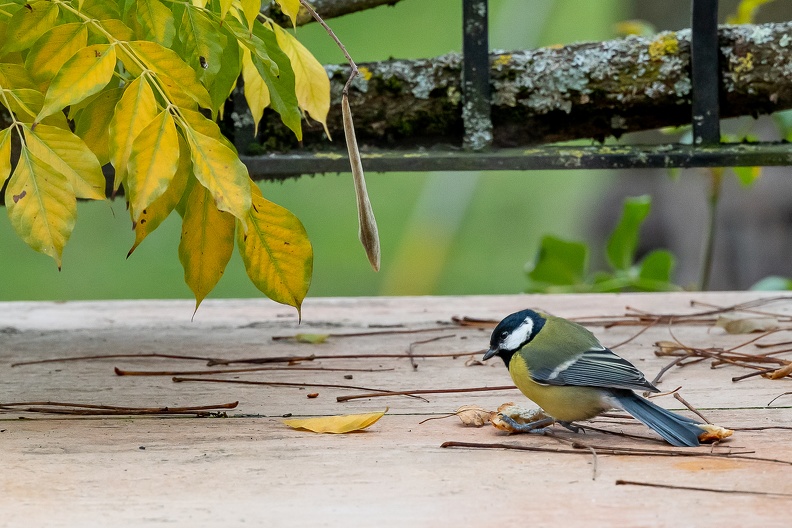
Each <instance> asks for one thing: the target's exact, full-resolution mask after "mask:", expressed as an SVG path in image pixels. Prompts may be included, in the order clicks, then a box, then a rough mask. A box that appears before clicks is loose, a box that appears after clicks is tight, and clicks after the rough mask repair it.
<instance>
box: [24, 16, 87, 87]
mask: <svg viewBox="0 0 792 528" xmlns="http://www.w3.org/2000/svg"><path fill="white" fill-rule="evenodd" d="M87 44H88V30H87V29H86V27H85V25H83V24H80V23H78V22H72V23H69V24H61V25H60V26H55V27H54V28H52V29H50V30H49V31H47V32H46V33H44V34H43V35H42V36H41V38H40V39H38V40H37V41H36V43H35V44H33V47H31V48H30V51H29V52H28V54H27V57H25V68H27V70H28V71H29V72H30V76H31V77H33V79H34V80H35V81H36V82H37V83H39V84H47V83H49V81H51V80H52V78H53V77H55V74H56V73H58V70H60V69H61V67H63V65H64V64H66V61H67V60H69V59H70V58H71V56H72V55H74V54H75V53H77V51H78V50H80V49H82V48H84V47H85V46H86V45H87Z"/></svg>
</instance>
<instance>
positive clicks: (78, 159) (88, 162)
mask: <svg viewBox="0 0 792 528" xmlns="http://www.w3.org/2000/svg"><path fill="white" fill-rule="evenodd" d="M25 142H26V143H27V146H28V148H29V149H30V152H31V154H33V155H34V156H36V157H37V158H39V159H40V160H41V161H43V162H44V163H46V164H47V165H49V166H50V167H52V168H53V169H55V170H56V171H58V172H59V173H60V174H63V175H64V176H65V177H66V179H67V180H68V182H69V184H70V185H71V187H72V189H73V192H74V194H75V196H77V198H90V199H92V200H102V199H104V197H105V178H104V174H103V173H102V166H101V165H99V160H98V159H96V155H95V154H94V153H93V152H91V150H90V149H89V148H88V147H87V146H86V144H85V143H83V140H82V139H80V138H79V137H78V136H76V135H74V134H73V133H71V132H70V131H68V130H63V129H61V128H57V127H54V126H49V125H44V124H39V125H37V126H36V128H35V129H32V130H31V129H29V128H25Z"/></svg>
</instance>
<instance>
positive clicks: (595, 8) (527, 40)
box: [0, 0, 689, 300]
mask: <svg viewBox="0 0 792 528" xmlns="http://www.w3.org/2000/svg"><path fill="white" fill-rule="evenodd" d="M461 4H462V2H461V0H431V1H426V0H403V1H402V2H400V3H399V4H397V5H396V6H395V7H381V8H377V9H374V10H371V11H368V12H362V13H358V14H355V15H351V16H347V17H344V18H340V19H334V20H332V21H331V24H332V26H333V27H334V29H335V31H336V33H337V34H338V36H339V37H340V38H341V40H342V41H343V42H344V43H345V45H346V46H347V48H348V50H349V51H350V53H351V54H352V56H353V57H354V58H355V60H356V62H358V63H360V62H366V61H377V60H383V59H387V58H390V57H399V58H419V57H433V56H437V55H441V54H444V53H448V52H450V51H459V50H460V49H461V43H462V36H461V19H462V14H461V11H462V8H461ZM632 6H633V2H629V1H628V0H598V1H592V0H557V1H549V0H491V1H490V24H491V29H490V47H491V48H492V49H525V48H532V47H537V46H543V45H550V44H564V43H569V42H573V41H579V40H605V39H609V38H613V37H614V36H615V34H614V30H613V25H614V23H615V22H617V21H620V20H624V19H627V18H631V17H633V16H634V13H633V11H632ZM688 9H689V8H688ZM686 16H687V15H686V13H685V12H683V13H682V14H681V17H682V20H683V21H684V20H685V18H686ZM685 25H687V24H686V23H684V22H683V23H682V24H681V25H680V27H683V26H685ZM297 35H298V38H300V39H301V40H302V41H303V42H304V43H305V44H306V45H307V46H308V48H309V49H311V50H312V51H313V52H314V54H315V55H316V56H317V58H318V59H319V60H320V61H321V62H323V63H340V62H343V57H342V55H341V53H340V52H339V50H338V49H337V48H336V47H335V46H334V44H333V43H332V42H331V41H330V39H329V38H328V37H327V35H326V34H325V33H324V32H323V30H322V29H321V28H320V27H318V26H317V25H315V24H314V25H310V26H306V27H302V28H299V30H298V33H297ZM613 178H614V175H613V174H611V173H608V172H602V171H598V172H593V171H569V172H562V171H553V172H534V173H530V174H528V173H519V172H490V173H486V172H484V173H431V174H430V173H388V174H376V173H369V174H368V175H367V179H368V188H369V193H370V196H371V200H372V203H373V206H374V211H375V213H376V216H377V220H378V224H379V229H380V237H381V243H382V270H381V271H380V273H374V272H373V271H372V270H371V268H370V267H369V265H368V262H367V260H366V258H365V255H364V253H363V249H362V248H361V247H360V244H359V242H358V240H357V216H356V210H355V199H354V190H353V187H352V181H351V176H350V175H349V174H341V175H325V176H316V177H303V178H300V179H299V180H291V181H287V182H284V183H262V184H261V188H262V190H263V192H264V195H265V196H266V197H268V198H269V199H271V200H273V201H275V202H277V203H279V204H281V205H283V206H285V207H287V208H289V209H290V210H291V211H292V212H294V213H295V214H296V215H297V216H298V217H299V218H300V219H301V220H302V221H303V223H304V224H305V227H306V229H307V231H308V234H309V236H310V237H311V240H312V242H313V246H314V253H315V264H314V270H315V271H314V278H313V284H312V286H311V290H310V292H309V296H347V295H381V294H387V295H421V294H470V293H513V292H520V291H522V290H523V289H524V287H525V277H524V273H523V268H524V264H525V262H526V261H529V260H531V259H532V257H533V255H534V253H535V251H536V248H537V244H538V241H539V239H540V237H541V236H542V235H543V234H555V235H558V236H562V237H565V238H584V236H585V234H586V231H585V229H584V228H583V226H584V223H585V219H586V218H587V216H588V215H590V214H592V213H593V212H594V208H595V206H596V204H597V202H598V200H599V198H600V196H602V194H603V193H604V192H605V190H606V189H607V188H608V186H609V184H610V182H611V181H612V180H613ZM615 220H616V218H615V214H614V219H613V221H614V222H615ZM179 231H180V224H179V217H178V216H177V215H176V214H173V215H172V216H171V218H169V219H168V220H167V221H166V222H165V223H164V224H163V225H162V226H161V227H160V228H159V229H158V230H157V231H156V232H155V233H154V234H153V235H151V236H150V237H149V238H148V239H147V240H146V241H145V242H144V243H143V244H142V245H141V247H140V248H138V249H137V251H136V252H135V254H134V255H133V256H132V257H130V258H129V259H128V260H127V259H126V258H125V257H126V254H127V251H128V249H129V247H130V246H131V244H132V242H133V239H134V236H133V232H132V230H131V225H130V221H129V217H128V214H127V213H126V211H125V209H124V203H123V201H122V200H116V201H115V202H99V203H81V204H80V205H79V218H78V221H77V226H76V229H75V230H74V233H73V236H72V239H71V240H70V242H69V244H68V245H67V247H66V250H65V252H64V258H63V270H62V271H60V272H58V270H57V269H56V268H55V264H54V263H53V261H52V260H51V259H50V258H48V257H45V256H43V255H40V254H38V253H35V252H33V251H32V250H31V249H29V248H28V247H27V246H26V245H24V244H23V243H22V242H21V241H20V240H19V238H18V237H17V236H16V235H15V234H14V233H13V232H12V230H11V228H10V225H9V222H8V218H7V216H6V215H5V214H4V213H3V214H0V300H18V299H56V300H58V299H59V300H70V299H111V298H189V297H191V292H190V291H189V289H188V288H187V286H186V285H185V284H184V280H183V273H182V269H181V266H180V264H179V260H178V257H177V246H178V241H179ZM210 297H261V294H260V293H259V292H258V291H257V290H256V289H255V288H254V287H253V286H252V285H251V284H250V283H249V281H248V279H247V276H246V275H245V272H244V269H243V267H242V263H241V259H240V258H239V256H238V255H237V254H236V253H235V255H234V257H233V259H232V261H231V263H230V265H229V268H228V269H227V270H226V273H225V275H224V277H223V279H222V280H221V281H220V284H219V285H218V286H217V288H216V289H215V291H213V292H212V294H211V295H210Z"/></svg>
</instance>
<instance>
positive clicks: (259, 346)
mask: <svg viewBox="0 0 792 528" xmlns="http://www.w3.org/2000/svg"><path fill="white" fill-rule="evenodd" d="M761 295H763V294H759V293H755V292H741V293H706V294H704V293H678V294H623V295H588V296H578V295H570V296H530V295H515V296H476V297H411V298H343V299H338V298H335V299H309V300H307V301H306V303H305V305H304V307H303V320H302V324H300V325H298V323H297V318H296V314H295V312H294V311H293V310H291V309H289V308H287V307H283V306H279V305H276V304H274V303H271V302H269V301H266V300H222V301H207V302H205V303H204V304H203V306H202V307H201V309H200V310H199V311H198V313H197V314H196V316H195V319H194V320H193V321H191V320H190V318H191V316H192V302H191V301H123V302H67V303H55V302H43V303H42V302H30V303H27V302H15V303H0V404H3V403H6V404H7V403H11V402H43V401H57V402H71V403H80V404H101V405H113V406H128V407H162V406H168V407H177V406H197V405H212V404H220V403H228V402H235V401H238V402H239V405H238V407H236V408H235V409H233V410H229V411H228V412H227V415H228V417H227V418H221V417H209V418H195V417H176V416H167V417H162V416H157V417H146V416H136V417H130V416H118V417H112V416H111V417H96V416H88V417H86V416H60V415H53V414H41V413H33V412H22V411H20V410H18V409H11V410H5V411H3V410H0V453H1V454H2V455H1V458H0V526H25V527H28V526H110V525H112V524H113V523H115V524H117V525H123V526H128V525H160V524H169V525H176V526H205V525H212V526H237V525H242V524H246V525H250V526H377V527H379V526H410V527H421V526H433V527H436V526H477V527H478V526H496V525H498V526H551V525H552V526H575V525H583V524H585V525H586V526H790V525H792V521H790V514H789V508H790V506H792V465H790V464H784V463H782V462H768V461H758V460H748V459H744V458H743V459H741V458H725V457H708V456H706V455H707V454H709V453H710V452H716V453H725V452H727V451H729V450H731V451H747V452H751V453H752V455H751V456H755V457H763V458H772V459H778V460H781V461H790V462H791V463H792V442H790V430H789V428H791V427H792V412H791V411H790V403H792V396H784V397H781V398H779V399H778V400H777V401H776V402H775V403H774V404H773V405H772V406H770V407H768V403H769V402H770V400H772V399H773V398H775V397H776V396H778V395H780V394H782V393H784V392H787V391H790V390H792V385H790V378H785V379H781V380H775V381H773V380H768V379H764V378H761V377H754V378H751V379H748V380H745V381H742V382H737V383H735V382H732V381H731V378H732V377H733V376H735V375H740V374H744V373H746V372H749V371H747V370H745V369H742V368H737V367H725V368H717V369H712V368H710V365H709V361H705V362H701V363H698V364H694V365H690V366H686V367H684V368H679V367H676V368H672V369H670V370H669V371H668V372H667V373H666V374H665V376H664V378H663V380H662V382H661V384H660V388H661V389H663V390H671V389H674V388H676V387H678V386H681V387H682V389H681V394H682V395H683V396H684V397H685V399H687V401H688V402H690V403H691V404H692V405H693V406H695V407H697V408H698V409H699V410H701V411H702V412H703V413H705V415H706V416H707V417H708V418H710V419H711V420H712V421H713V422H715V423H717V424H719V425H723V426H728V427H733V428H738V430H737V431H736V432H735V434H734V436H733V437H732V438H731V439H729V440H728V441H727V442H725V443H723V444H722V445H721V446H718V447H716V448H712V447H711V446H702V447H700V448H695V449H674V448H670V447H667V446H665V445H664V444H662V443H661V442H657V441H653V440H651V439H641V438H631V437H625V436H619V435H612V434H605V433H599V432H592V431H589V432H588V433H586V434H585V435H575V434H573V433H570V432H567V431H566V430H564V429H562V428H560V427H557V426H556V427H555V428H554V430H556V429H557V430H558V431H557V435H558V436H559V437H562V438H574V439H578V440H581V441H583V442H585V443H587V444H590V445H596V446H599V447H598V448H599V449H601V448H602V447H603V446H610V447H616V448H628V447H629V448H649V449H661V450H666V451H684V452H686V453H698V454H701V455H702V456H696V457H676V458H674V457H663V456H622V455H606V454H598V455H597V456H596V472H595V471H594V469H595V468H594V467H593V466H594V464H595V457H593V456H592V455H591V453H590V452H588V451H587V450H583V454H573V455H569V454H559V453H547V452H528V451H516V450H502V449H460V448H453V449H451V448H445V449H444V448H441V447H440V445H441V444H442V443H443V442H446V441H462V442H475V443H498V442H499V443H510V444H516V445H525V446H534V447H549V448H554V449H568V448H569V446H568V445H567V444H563V443H560V442H559V441H558V440H556V439H553V438H548V437H542V436H537V435H512V436H509V435H506V434H505V433H502V432H500V431H498V430H496V429H495V428H493V427H491V426H485V427H481V428H475V427H465V426H463V425H462V424H461V423H460V421H459V420H458V419H457V418H456V417H451V418H447V419H442V420H431V421H428V422H425V423H420V422H421V421H422V420H424V419H426V418H429V417H436V416H442V415H445V414H447V413H452V412H454V410H455V409H457V408H458V407H460V406H462V405H467V404H476V405H480V406H482V407H484V408H487V409H495V408H497V406H498V405H499V404H501V403H504V402H509V401H514V402H521V403H526V404H528V401H527V400H525V398H524V397H523V396H522V395H521V394H520V393H519V392H518V391H516V390H503V391H490V392H471V393H449V394H431V395H426V399H427V400H428V401H422V400H419V399H416V398H408V397H404V396H389V397H381V398H371V399H360V400H353V401H349V402H344V403H339V402H337V401H336V397H337V396H342V395H349V394H359V393H362V392H366V391H363V390H356V389H340V388H326V387H309V388H300V387H288V386H266V385H243V384H226V383H211V382H184V383H174V382H173V381H172V380H171V378H172V376H170V375H165V376H145V377H142V376H116V375H115V374H114V370H113V369H114V367H118V368H120V369H124V370H158V371H185V370H186V371H189V370H205V369H206V368H207V367H206V362H205V361H187V360H175V359H163V358H158V357H139V358H114V359H93V360H84V361H71V362H58V363H42V364H35V365H22V366H14V367H12V366H11V365H12V364H14V363H17V362H21V361H30V360H41V359H50V358H67V357H75V356H83V355H107V354H151V353H158V354H180V355H191V356H201V357H212V358H221V359H231V358H251V357H275V356H292V355H294V356H306V355H311V354H315V355H332V354H375V355H383V354H403V353H405V352H407V351H408V350H409V349H410V348H411V345H412V350H413V353H414V354H422V353H424V354H426V353H448V352H453V353H458V354H459V355H458V356H457V357H436V358H420V357H419V358H416V359H414V361H415V365H416V367H417V368H414V367H413V365H411V361H410V359H409V358H404V357H402V358H388V357H374V358H359V359H324V360H315V361H311V362H302V363H300V364H297V365H293V366H290V367H287V369H281V370H273V371H265V372H250V373H233V374H225V375H213V376H201V377H202V378H222V379H236V380H249V381H274V382H290V383H322V384H342V385H354V386H361V387H367V388H376V389H387V390H412V389H443V388H464V387H484V386H488V387H492V386H501V385H511V383H512V382H511V379H510V378H509V375H508V372H507V370H506V369H505V368H504V367H503V365H502V362H501V361H500V360H498V359H496V360H493V361H489V362H488V364H487V365H475V364H474V365H471V364H470V361H469V359H470V358H471V356H472V355H474V354H480V353H481V351H483V349H485V348H486V347H487V344H488V340H489V332H490V330H488V329H480V328H474V327H460V326H457V325H453V324H450V322H451V318H452V317H453V316H468V317H477V318H489V319H500V318H502V317H503V316H505V315H507V314H508V313H511V312H513V311H516V310H518V309H522V308H525V307H539V308H542V309H544V310H547V311H550V312H552V313H554V314H556V315H561V316H564V317H571V318H574V317H587V316H597V317H602V316H621V315H624V314H625V310H626V309H627V307H630V308H631V309H636V310H645V311H647V312H651V313H655V314H657V313H666V314H667V313H674V314H682V313H693V312H699V311H702V310H704V309H705V308H704V307H702V306H700V305H699V306H691V301H692V300H693V301H697V302H701V303H709V304H713V305H719V306H727V305H733V304H736V303H740V302H744V301H748V300H751V299H756V298H759V297H760V296H761ZM762 309H764V310H767V311H772V312H776V313H785V314H792V300H789V301H779V302H775V303H773V304H770V305H767V306H765V307H763V308H762ZM641 328H642V327H640V326H615V327H610V328H605V327H603V326H592V327H591V329H592V331H593V332H595V333H596V334H597V335H598V336H599V337H600V340H601V341H602V342H603V344H605V345H608V346H612V345H615V344H617V343H620V342H622V341H624V340H625V339H627V338H629V337H631V336H634V335H635V334H637V333H638V331H639V330H641ZM432 329H434V330H432ZM382 330H397V331H398V332H393V333H389V334H383V333H380V334H377V335H369V336H357V337H330V338H329V339H328V340H327V341H326V342H325V343H322V344H308V343H298V342H296V341H294V340H290V339H286V340H273V336H293V335H295V334H296V333H331V334H339V333H341V334H344V333H368V332H381V331H382ZM404 330H411V331H413V330H421V331H420V332H404ZM672 332H673V336H672V335H671V333H672ZM437 337H442V339H437V340H434V341H431V342H426V343H422V344H421V343H418V342H419V341H425V340H428V339H431V338H437ZM674 337H675V338H676V339H678V340H679V341H681V342H683V343H685V344H686V345H689V346H697V347H723V348H728V347H733V346H736V345H738V344H741V343H744V342H745V341H747V340H748V339H749V338H750V336H745V335H729V334H726V333H725V332H724V331H723V330H722V329H721V328H715V327H713V326H712V325H700V324H699V325H695V324H689V325H688V324H674V325H673V326H672V327H671V328H670V327H669V326H668V325H666V324H658V325H655V326H652V327H650V328H649V329H648V330H646V331H645V332H643V333H642V334H640V335H638V337H636V338H635V339H634V340H632V341H630V342H629V343H627V344H625V345H622V346H619V347H618V348H617V350H616V352H617V353H619V354H620V355H622V356H624V357H625V358H627V359H629V360H630V361H632V362H633V363H634V364H635V365H636V366H638V367H639V368H640V369H641V370H643V371H644V372H645V373H646V375H647V378H649V379H651V378H653V377H654V376H655V374H657V372H658V371H659V370H660V369H661V368H662V367H663V366H665V365H667V364H668V362H669V360H670V358H668V357H657V356H656V355H655V353H654V351H655V347H654V345H653V344H654V343H655V342H656V341H659V340H672V339H673V338H674ZM773 339H776V340H778V341H784V340H792V336H791V335H790V333H789V332H786V331H782V332H778V333H777V334H774V337H773ZM767 340H768V341H769V340H771V338H770V337H767ZM741 350H743V351H745V352H750V353H758V352H759V349H757V348H755V347H754V345H747V346H745V347H743V348H742V349H741ZM479 357H480V356H479ZM781 357H784V356H781ZM242 366H244V365H235V366H234V367H233V368H239V367H242ZM273 366H275V365H273ZM280 366H281V367H283V365H282V364H281V365H280ZM305 367H324V368H333V369H338V370H324V371H319V370H310V371H309V370H304V371H299V370H298V369H301V368H305ZM214 368H219V369H229V368H232V367H230V366H219V367H214ZM353 369H376V370H375V371H369V372H363V371H360V370H353ZM385 369H388V370H385ZM350 376H351V379H350ZM309 393H318V397H316V398H308V397H307V394H309ZM655 401H656V402H658V403H659V404H660V405H663V406H666V407H668V408H672V409H683V407H682V405H681V404H680V403H679V402H678V401H677V400H676V399H674V398H673V397H671V396H666V397H661V398H659V399H657V400H655ZM386 406H387V407H389V411H388V413H387V414H386V415H385V416H384V417H383V418H382V419H381V420H380V421H379V422H377V423H376V424H375V425H373V426H372V427H371V428H369V429H368V430H366V431H364V432H358V433H352V434H345V435H331V434H314V433H309V432H305V431H298V430H293V429H290V428H288V427H286V426H285V425H284V424H283V423H282V419H283V418H282V416H283V415H285V414H292V415H293V416H320V415H335V414H347V413H362V412H371V411H377V410H384V409H385V407H386ZM683 413H689V411H687V410H685V411H683ZM592 425H598V424H596V423H594V424H592ZM598 426H599V427H603V428H610V429H611V430H617V431H624V432H629V433H634V434H637V435H643V436H647V437H649V436H653V434H652V433H651V432H650V431H649V430H648V429H646V428H644V427H643V426H641V425H640V424H637V423H632V422H630V421H626V420H622V421H614V420H613V419H600V424H599V425H598ZM766 426H780V427H779V428H775V429H773V428H769V429H759V430H739V428H750V427H766ZM783 427H787V429H783ZM595 451H596V449H595ZM617 480H629V481H638V482H644V483H654V484H664V485H674V486H688V487H698V488H709V489H714V490H724V491H726V490H728V491H737V492H738V493H725V492H717V491H695V490H683V489H667V488H650V487H643V486H636V485H616V481H617ZM768 493H770V494H778V495H770V494H768Z"/></svg>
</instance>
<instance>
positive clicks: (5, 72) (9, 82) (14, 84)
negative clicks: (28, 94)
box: [0, 63, 38, 90]
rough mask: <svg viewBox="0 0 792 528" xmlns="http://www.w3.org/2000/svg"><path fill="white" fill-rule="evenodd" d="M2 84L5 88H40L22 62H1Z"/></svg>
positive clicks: (0, 79)
mask: <svg viewBox="0 0 792 528" xmlns="http://www.w3.org/2000/svg"><path fill="white" fill-rule="evenodd" d="M0 86H2V87H3V88H5V89H10V88H29V89H32V90H38V86H36V83H35V82H34V81H33V78H32V77H31V76H30V74H29V73H28V71H27V70H26V69H25V67H24V66H22V65H21V64H7V63H0Z"/></svg>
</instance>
